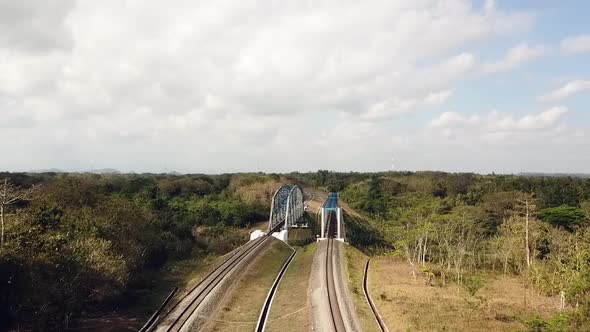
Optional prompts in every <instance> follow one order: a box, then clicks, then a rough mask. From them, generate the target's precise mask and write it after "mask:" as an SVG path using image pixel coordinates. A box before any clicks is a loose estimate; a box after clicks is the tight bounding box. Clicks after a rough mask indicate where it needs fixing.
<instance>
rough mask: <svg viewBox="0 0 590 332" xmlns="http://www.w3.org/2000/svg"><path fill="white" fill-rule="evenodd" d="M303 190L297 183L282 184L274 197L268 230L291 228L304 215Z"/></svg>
mask: <svg viewBox="0 0 590 332" xmlns="http://www.w3.org/2000/svg"><path fill="white" fill-rule="evenodd" d="M303 205H304V204H303V190H301V188H300V187H299V186H297V185H293V184H286V185H283V186H281V187H280V188H279V189H278V190H277V191H276V192H275V194H274V196H273V198H272V204H271V207H270V219H269V221H268V230H269V231H273V230H276V229H277V228H278V227H279V226H280V225H282V229H290V228H291V227H292V226H293V225H295V223H297V222H298V221H299V219H301V217H303V210H304V206H303Z"/></svg>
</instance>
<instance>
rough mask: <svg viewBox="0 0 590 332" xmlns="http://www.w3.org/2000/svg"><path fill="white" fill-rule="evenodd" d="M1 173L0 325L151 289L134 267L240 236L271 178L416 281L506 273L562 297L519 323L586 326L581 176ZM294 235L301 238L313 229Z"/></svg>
mask: <svg viewBox="0 0 590 332" xmlns="http://www.w3.org/2000/svg"><path fill="white" fill-rule="evenodd" d="M4 179H8V180H7V182H6V183H5V182H4V181H3V180H4ZM0 180H2V181H0V190H1V189H3V188H7V189H8V190H7V195H6V196H7V198H3V199H2V200H1V201H0V207H1V209H0V217H1V219H2V225H3V228H4V237H3V239H2V244H1V245H0V280H3V281H5V282H2V284H1V285H0V303H2V306H0V325H1V326H0V329H2V328H10V327H19V328H20V329H29V330H63V329H66V328H67V327H68V326H69V325H71V321H72V320H75V319H77V318H79V317H81V316H83V315H84V314H86V313H94V314H99V313H101V312H107V311H108V312H112V311H113V310H125V309H126V308H128V307H129V306H131V305H132V304H133V303H134V302H137V301H138V299H139V298H138V295H137V294H141V293H146V292H145V290H147V289H151V288H152V287H153V283H152V282H151V281H150V280H148V279H149V278H146V276H148V275H151V274H153V273H158V272H162V271H166V270H167V268H166V267H168V266H170V265H171V264H173V263H175V262H180V261H183V260H188V259H190V260H192V261H193V262H194V261H195V260H199V259H202V258H204V257H211V256H212V255H213V256H215V255H219V254H223V253H226V252H228V251H229V250H231V249H233V248H235V247H236V246H238V245H240V244H241V243H243V242H244V241H245V240H246V231H245V229H248V228H250V226H251V225H252V224H254V223H256V222H260V221H264V220H267V218H268V212H269V206H270V199H271V197H272V194H273V193H274V191H275V190H276V189H277V188H278V187H279V186H280V185H281V184H283V183H303V184H305V185H308V186H313V187H316V188H322V189H324V190H330V191H339V192H340V197H341V199H342V200H344V201H345V202H347V203H348V205H349V206H350V207H352V208H353V209H354V210H355V211H356V212H358V213H356V212H355V211H348V213H347V214H346V216H345V219H346V225H345V227H346V237H347V240H348V241H349V242H350V243H351V244H352V245H354V246H355V247H357V248H359V249H361V250H363V251H364V252H365V253H367V254H377V253H380V254H385V255H393V256H398V257H400V258H402V259H403V260H405V261H406V262H407V265H408V266H409V269H410V272H411V275H412V276H416V277H419V276H423V278H424V279H426V281H427V285H428V287H433V286H434V285H436V286H437V287H446V286H447V285H448V284H454V285H457V286H459V287H461V288H463V289H464V292H465V293H466V294H471V295H470V296H472V297H474V298H475V297H477V296H479V294H481V293H482V291H483V290H485V289H486V286H488V284H487V283H488V282H489V281H488V280H489V278H487V277H482V276H489V275H492V276H494V275H498V274H504V275H507V276H517V277H518V278H517V280H522V282H523V284H524V285H523V286H524V288H525V289H530V290H535V291H537V292H540V293H542V294H546V295H552V296H556V298H559V297H560V296H561V297H562V298H563V308H562V312H561V314H560V315H559V316H556V317H554V318H552V319H549V318H548V317H531V318H530V322H528V323H527V326H528V327H529V329H530V330H542V331H551V330H558V329H561V330H584V328H587V327H588V326H590V322H589V321H588V319H589V318H588V317H590V179H579V178H567V177H561V178H558V177H524V176H508V175H487V176H483V175H476V174H447V173H440V172H418V173H410V172H387V173H334V172H329V171H318V172H315V173H291V174H287V175H263V174H240V175H216V176H205V175H186V176H173V175H150V174H146V175H136V174H133V175H109V174H105V175H95V174H55V173H46V174H8V173H0ZM310 224H312V225H313V223H310ZM303 234H304V233H303V232H302V233H301V234H299V235H302V236H301V238H300V239H298V240H297V241H299V242H298V243H297V244H299V245H305V244H306V243H308V242H309V241H312V240H313V237H307V236H303ZM311 234H312V235H313V229H312V233H311ZM195 265H199V264H197V263H195ZM414 280H415V278H414ZM382 293H383V292H381V293H377V295H376V297H377V298H379V297H380V294H382ZM390 295H391V294H384V293H383V296H385V297H383V299H382V300H383V301H385V299H387V300H389V299H390V298H391V296H390ZM526 301H527V300H526V297H524V298H523V303H522V305H523V306H525V307H526V306H527V302H526ZM500 316H501V315H500ZM524 323H525V322H524V321H523V324H524Z"/></svg>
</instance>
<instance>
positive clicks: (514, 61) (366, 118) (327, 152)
mask: <svg viewBox="0 0 590 332" xmlns="http://www.w3.org/2000/svg"><path fill="white" fill-rule="evenodd" d="M589 12H590V3H588V2H585V1H567V2H566V1H507V0H497V1H490V0H487V1H480V0H478V1H469V0H399V1H389V0H371V1H363V2H358V1H348V0H341V1H336V0H320V1H307V2H296V3H294V2H276V1H275V2H270V1H259V0H244V1H231V0H220V1H216V2H208V1H189V0H179V1H177V2H175V4H174V6H170V3H169V2H164V1H150V2H145V1H139V0H127V1H116V0H107V1H100V2H95V1H93V2H88V1H76V0H59V1H55V2H52V3H51V4H48V3H46V2H44V1H34V0H33V1H18V2H16V1H14V2H1V3H0V31H2V34H1V35H0V116H2V121H1V122H0V140H1V141H2V142H3V143H4V144H3V145H4V146H3V152H4V154H5V156H7V157H4V158H2V159H0V169H3V170H10V171H26V170H32V169H48V168H58V169H62V170H71V171H77V170H87V169H99V168H116V169H119V170H122V171H136V172H144V171H150V172H162V171H180V172H206V173H219V172H235V171H258V170H261V171H268V172H286V171H294V170H298V171H308V170H317V169H333V170H341V171H349V170H357V171H378V170H388V169H391V164H392V156H393V158H394V160H395V162H394V167H395V169H404V170H426V169H428V170H444V171H471V172H480V173H489V172H496V173H498V172H501V173H513V172H521V171H542V172H590V168H589V167H590V166H588V165H590V131H589V124H590V114H589V113H588V106H589V105H590V61H588V59H590V23H589V22H588V19H587V13H589Z"/></svg>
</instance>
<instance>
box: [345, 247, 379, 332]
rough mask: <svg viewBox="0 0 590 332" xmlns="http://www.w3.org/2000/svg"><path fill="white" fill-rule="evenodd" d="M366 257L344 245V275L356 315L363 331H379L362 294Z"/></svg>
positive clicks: (353, 248)
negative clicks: (345, 275)
mask: <svg viewBox="0 0 590 332" xmlns="http://www.w3.org/2000/svg"><path fill="white" fill-rule="evenodd" d="M367 259H369V257H367V256H366V255H365V254H363V253H362V252H361V251H359V250H358V249H356V248H355V247H353V246H351V245H349V244H345V245H344V260H345V261H346V274H347V277H348V278H347V280H348V287H349V289H350V294H351V296H352V302H353V303H354V306H355V309H356V314H357V317H358V319H359V323H360V324H361V328H362V329H363V331H367V332H371V331H380V330H379V326H378V325H377V322H376V321H375V316H374V315H373V311H371V307H369V304H368V303H367V300H366V298H365V293H364V292H363V276H364V272H365V264H366V262H367Z"/></svg>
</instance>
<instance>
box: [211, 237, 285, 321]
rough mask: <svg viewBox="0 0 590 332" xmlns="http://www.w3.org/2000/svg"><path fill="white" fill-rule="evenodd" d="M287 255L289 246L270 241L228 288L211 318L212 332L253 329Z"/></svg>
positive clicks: (274, 240) (277, 241)
mask: <svg viewBox="0 0 590 332" xmlns="http://www.w3.org/2000/svg"><path fill="white" fill-rule="evenodd" d="M290 254H291V249H289V247H287V246H286V245H285V244H284V243H283V242H281V241H279V240H276V239H273V243H272V244H271V245H270V246H269V247H268V248H267V249H266V250H265V251H263V252H262V253H261V254H260V256H258V257H257V258H256V259H255V260H254V261H253V262H252V263H251V264H250V266H249V267H248V268H247V269H246V271H244V273H243V274H242V276H240V278H239V279H238V280H237V281H236V283H234V284H233V285H232V287H231V289H230V292H231V294H230V295H229V297H227V298H226V300H225V302H224V303H223V306H222V308H221V310H219V311H218V313H217V314H216V315H215V317H214V319H213V324H212V325H213V330H214V331H252V330H254V328H255V327H256V323H257V320H258V316H259V314H260V309H261V308H262V305H263V304H264V300H265V299H266V296H267V294H268V291H269V289H270V287H271V285H272V283H273V281H274V280H275V278H276V276H277V274H278V272H279V270H280V269H281V267H282V266H283V264H284V263H285V260H286V259H287V257H289V255H290Z"/></svg>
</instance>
